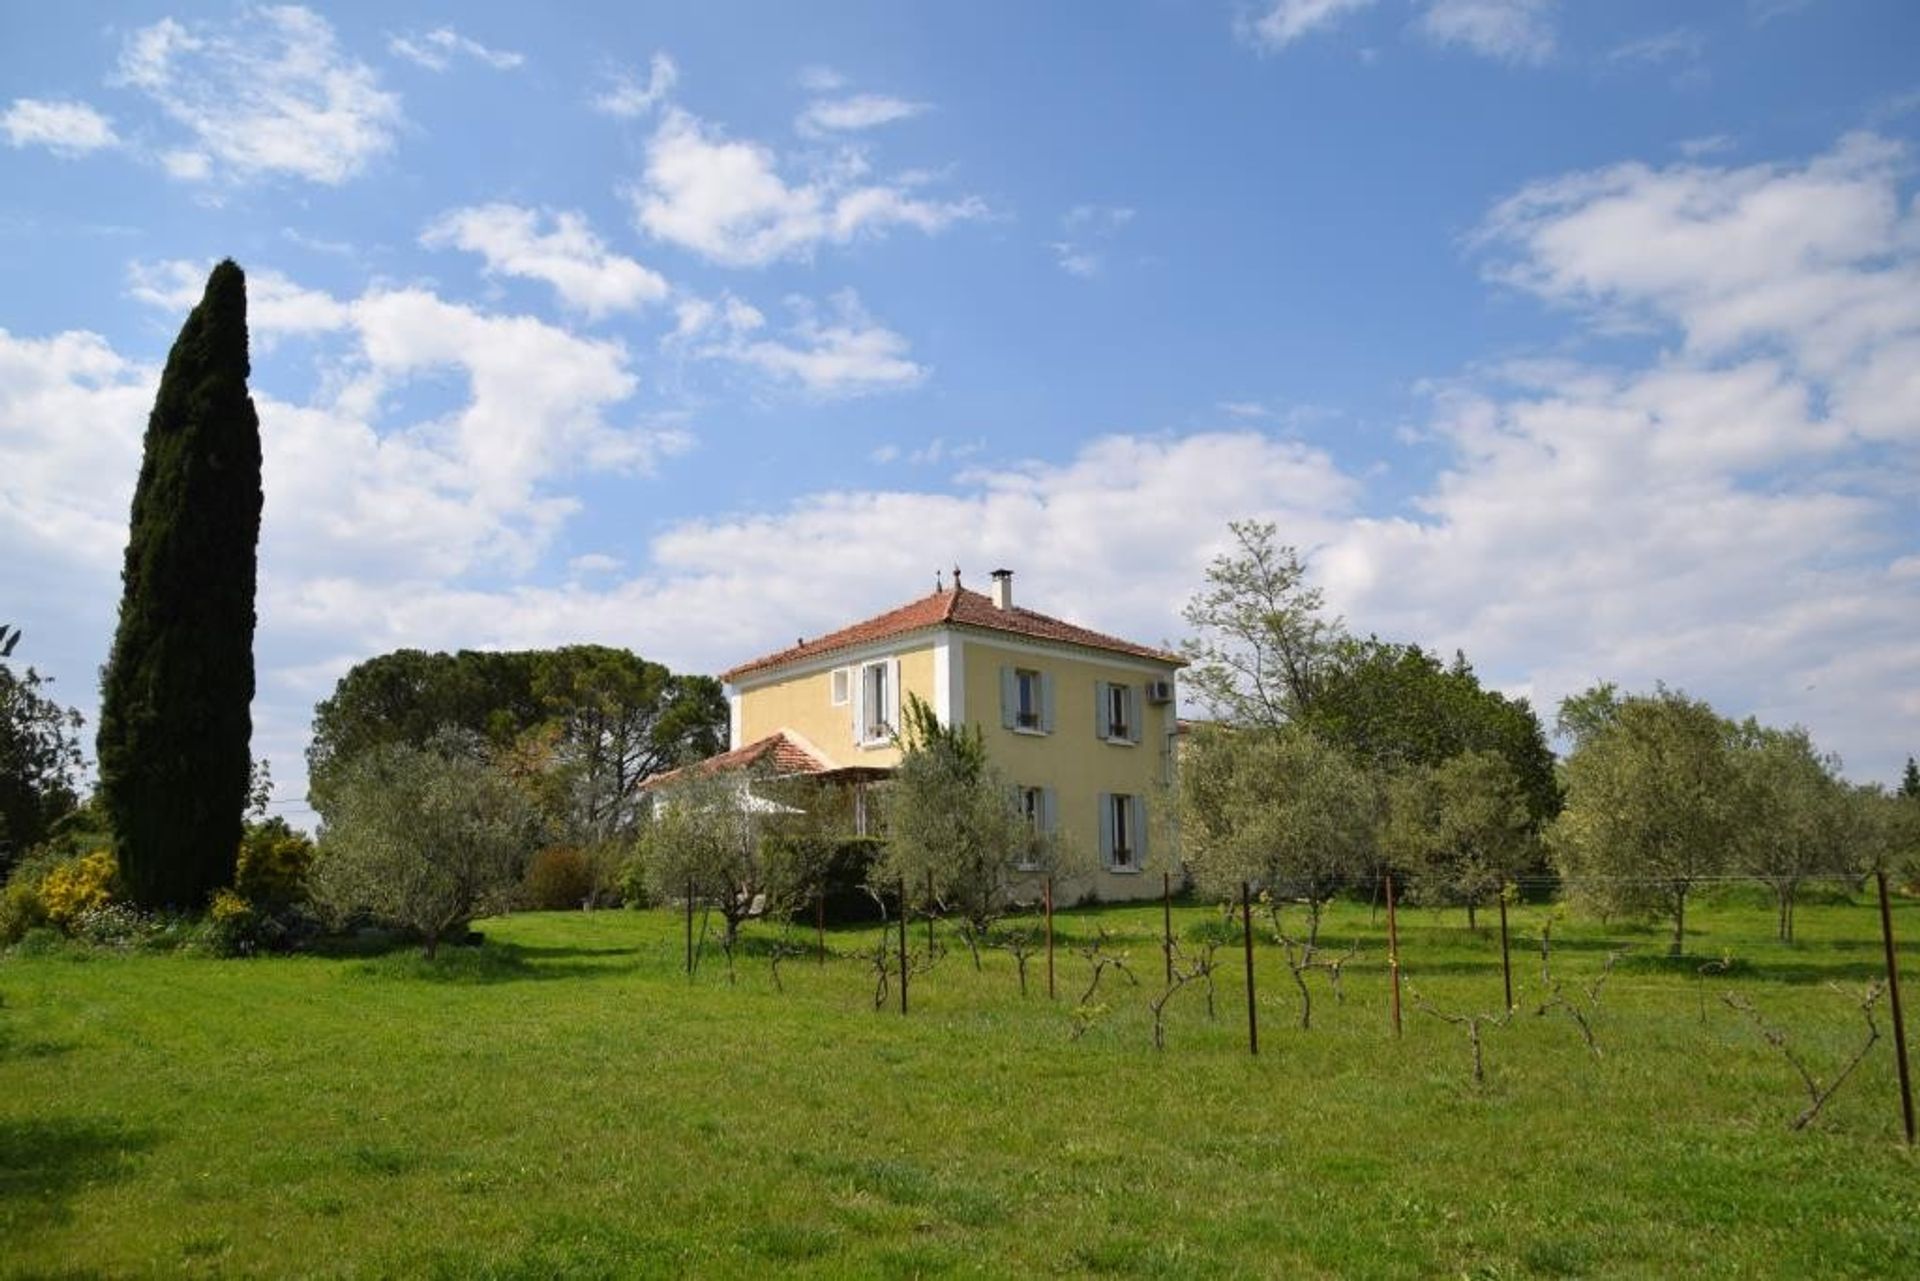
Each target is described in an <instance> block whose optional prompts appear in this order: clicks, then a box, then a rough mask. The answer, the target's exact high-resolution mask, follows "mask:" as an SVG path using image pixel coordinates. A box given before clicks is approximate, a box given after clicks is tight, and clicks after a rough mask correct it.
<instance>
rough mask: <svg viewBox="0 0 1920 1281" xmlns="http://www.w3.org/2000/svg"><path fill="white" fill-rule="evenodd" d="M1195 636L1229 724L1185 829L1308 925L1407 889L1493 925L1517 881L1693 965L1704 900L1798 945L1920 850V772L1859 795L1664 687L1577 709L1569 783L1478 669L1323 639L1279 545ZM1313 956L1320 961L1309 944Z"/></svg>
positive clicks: (1197, 677) (1230, 870) (1201, 737)
mask: <svg viewBox="0 0 1920 1281" xmlns="http://www.w3.org/2000/svg"><path fill="white" fill-rule="evenodd" d="M1231 530H1232V533H1233V536H1234V540H1235V544H1236V545H1235V549H1234V550H1233V551H1232V552H1230V553H1228V554H1225V555H1222V556H1220V557H1218V558H1216V559H1215V561H1214V562H1213V563H1212V565H1211V566H1210V567H1209V569H1208V571H1207V583H1206V586H1205V588H1204V589H1203V590H1202V591H1201V592H1200V593H1199V594H1198V595H1197V596H1195V598H1194V599H1193V601H1192V602H1191V603H1190V604H1189V606H1188V608H1187V611H1186V619H1187V621H1188V623H1189V625H1190V626H1192V627H1193V628H1194V631H1195V636H1194V638H1193V639H1192V640H1190V641H1189V642H1188V643H1187V646H1186V653H1187V656H1188V657H1189V659H1190V660H1191V662H1192V664H1193V666H1192V668H1191V670H1190V673H1189V676H1188V679H1189V681H1190V683H1191V685H1192V687H1193V688H1194V689H1195V690H1196V692H1197V693H1198V695H1199V697H1200V699H1201V700H1202V702H1203V703H1204V704H1205V705H1206V706H1207V707H1208V709H1209V710H1210V711H1212V713H1213V714H1214V717H1215V719H1214V720H1213V721H1211V722H1209V723H1206V724H1203V725H1201V726H1200V727H1198V728H1197V729H1195V730H1194V731H1193V732H1192V733H1191V734H1190V735H1188V736H1187V740H1186V742H1185V745H1184V750H1183V753H1182V760H1181V766H1180V771H1179V777H1180V783H1179V797H1178V812H1179V816H1180V824H1181V837H1182V841H1183V848H1184V853H1185V857H1186V861H1187V865H1188V868H1189V869H1190V871H1191V872H1192V874H1193V876H1194V879H1195V881H1196V883H1197V884H1198V885H1199V886H1200V888H1201V889H1202V890H1203V891H1204V892H1207V893H1211V894H1216V895H1226V894H1231V893H1232V892H1234V890H1235V889H1236V887H1238V886H1239V885H1240V884H1242V883H1253V884H1258V885H1262V886H1264V887H1267V888H1268V889H1270V890H1271V891H1272V892H1274V893H1276V894H1278V895H1281V896H1283V897H1285V898H1287V899H1291V900H1294V901H1296V902H1298V903H1299V904H1301V905H1302V906H1303V907H1304V909H1305V911H1306V912H1307V915H1308V918H1309V922H1310V924H1309V939H1310V940H1311V938H1312V937H1313V934H1314V932H1315V931H1317V922H1318V918H1319V913H1320V910H1321V908H1322V907H1323V906H1324V905H1325V903H1326V902H1328V901H1329V900H1330V899H1331V898H1332V897H1333V896H1334V895H1336V894H1339V893H1342V892H1345V891H1347V890H1349V889H1351V888H1354V887H1356V886H1372V885H1377V884H1378V883H1379V882H1380V879H1381V878H1382V877H1383V876H1384V875H1387V874H1392V875H1393V876H1394V877H1395V879H1396V880H1397V881H1398V882H1399V883H1400V884H1401V885H1402V886H1404V887H1405V889H1406V890H1407V891H1408V892H1409V897H1411V898H1412V899H1413V900H1415V901H1418V902H1426V903H1432V904H1450V905H1456V906H1460V907H1463V908H1465V910H1466V912H1467V914H1468V922H1469V925H1471V924H1472V923H1473V917H1474V914H1475V912H1476V910H1477V909H1479V908H1481V907H1483V906H1485V905H1487V904H1489V903H1491V902H1493V901H1494V900H1495V898H1496V896H1498V895H1500V894H1502V893H1505V892H1508V891H1509V888H1510V887H1513V886H1515V885H1516V884H1517V883H1520V882H1522V881H1532V882H1533V883H1534V884H1536V885H1541V886H1547V887H1552V888H1557V889H1559V890H1560V891H1562V892H1563V893H1564V894H1565V896H1566V897H1567V898H1568V899H1569V900H1570V901H1572V902H1574V903H1576V904H1578V905H1581V906H1583V907H1586V908H1589V909H1592V910H1594V911H1598V912H1601V913H1603V914H1613V913H1634V914H1641V913H1646V914H1652V915H1655V916H1660V917H1663V918H1665V919H1667V920H1669V921H1670V922H1671V923H1672V925H1673V936H1672V948H1673V950H1674V951H1676V952H1678V951H1680V950H1681V949H1682V948H1683V946H1684V940H1685V927H1686V908H1687V903H1688V900H1689V898H1690V896H1691V895H1693V894H1694V893H1695V892H1696V891H1697V890H1698V889H1699V888H1700V887H1701V886H1702V885H1704V884H1709V883H1712V882H1715V881H1719V880H1725V879H1728V878H1734V877H1741V878H1748V879H1751V880H1753V881H1755V882H1757V883H1762V884H1765V885H1766V886H1768V887H1769V888H1770V889H1771V890H1772V891H1773V892H1774V894H1775V895H1776V896H1777V899H1778V904H1779V934H1780V937H1781V938H1782V939H1784V940H1791V939H1792V937H1793V910H1794V905H1795V903H1796V901H1797V899H1798V896H1799V894H1800V893H1801V891H1802V890H1803V888H1804V887H1805V886H1806V885H1807V884H1808V883H1809V882H1810V881H1811V880H1813V879H1815V878H1818V877H1822V876H1833V875H1848V874H1861V873H1864V872H1865V871H1866V870H1867V869H1869V868H1870V867H1873V866H1878V865H1884V864H1885V863H1887V862H1889V861H1891V860H1893V859H1896V858H1900V857H1911V856H1912V855H1913V854H1914V852H1915V849H1916V845H1920V840H1916V834H1917V833H1920V770H1917V769H1916V767H1915V765H1914V763H1913V762H1912V761H1911V760H1909V761H1908V765H1907V773H1906V777H1905V780H1904V781H1903V784H1902V787H1901V789H1900V791H1899V792H1898V793H1889V792H1887V791H1886V790H1885V789H1883V788H1880V787H1878V786H1877V785H1865V786H1861V785H1855V784H1851V783H1848V782H1847V781H1845V779H1844V778H1843V777H1842V776H1841V772H1840V762H1839V760H1838V759H1837V758H1836V757H1834V756H1832V755H1830V754H1826V753H1823V752H1821V751H1820V750H1819V749H1818V748H1817V747H1816V746H1815V745H1814V743H1813V742H1812V740H1811V739H1810V737H1809V736H1808V734H1807V732H1806V731H1805V730H1804V729H1801V728H1798V727H1795V728H1791V729H1786V730H1781V729H1775V728H1770V727H1767V726H1763V725H1761V724H1759V723H1758V722H1756V721H1754V720H1752V719H1748V720H1746V721H1744V722H1739V723H1735V722H1733V721H1730V720H1728V719H1726V718H1725V717H1722V716H1720V715H1719V714H1718V713H1716V712H1715V711H1714V710H1713V709H1712V708H1711V707H1710V706H1708V705H1707V704H1706V703H1704V702H1700V701H1698V700H1695V699H1691V698H1688V697H1687V696H1686V695H1684V694H1683V693H1680V692H1678V691H1675V690H1670V689H1666V688H1664V687H1659V688H1656V689H1655V690H1654V691H1652V692H1651V693H1645V694H1623V693H1621V692H1620V691H1619V690H1618V689H1617V687H1615V686H1613V685H1610V684H1600V685H1596V686H1594V687H1593V688H1591V689H1589V690H1587V691H1586V692H1584V693H1582V694H1578V695H1575V696H1572V697H1570V698H1568V699H1566V700H1565V701H1564V703H1563V704H1562V706H1561V708H1560V710H1559V716H1558V718H1557V728H1558V729H1559V730H1560V732H1561V734H1562V735H1563V737H1565V738H1566V739H1567V740H1568V741H1569V742H1570V743H1571V745H1572V748H1571V751H1570V752H1569V754H1568V755H1567V757H1566V759H1565V760H1564V761H1561V762H1558V763H1556V762H1555V760H1554V757H1553V755H1552V753H1551V752H1550V751H1549V749H1548V747H1547V743H1546V737H1545V734H1544V731H1543V729H1542V727H1541V725H1540V722H1539V719H1538V717H1537V716H1536V715H1535V714H1534V712H1533V710H1532V708H1531V707H1530V706H1529V705H1528V704H1527V702H1526V700H1524V699H1513V698H1507V697H1504V696H1502V695H1500V694H1499V693H1497V692H1494V691H1490V690H1486V689H1483V688H1482V687H1481V686H1480V685H1479V682H1478V680H1477V679H1476V678H1475V677H1474V675H1473V671H1472V669H1471V667H1470V666H1469V665H1468V664H1467V662H1466V659H1465V657H1464V656H1463V655H1456V656H1455V658H1454V660H1453V662H1452V663H1450V664H1443V663H1442V662H1441V661H1440V660H1439V659H1438V658H1437V657H1435V656H1433V655H1430V654H1428V653H1426V652H1425V651H1423V650H1421V649H1420V648H1419V647H1418V646H1414V645H1404V644H1396V643H1391V642H1385V641H1382V640H1380V639H1378V638H1377V637H1367V638H1366V639H1364V640H1362V639H1357V638H1355V637H1353V636H1352V635H1350V634H1349V633H1348V632H1347V631H1346V629H1345V627H1344V625H1343V624H1342V622H1341V621H1340V620H1338V619H1334V618H1329V617H1328V616H1327V615H1326V613H1325V611H1324V608H1323V600H1322V597H1321V594H1320V592H1319V591H1318V589H1316V588H1314V587H1313V586H1312V585H1311V584H1310V583H1309V582H1308V581H1307V576H1306V569H1305V566H1304V564H1303V563H1302V561H1301V560H1300V558H1299V556H1298V554H1297V553H1296V552H1295V551H1294V550H1293V549H1292V548H1290V547H1286V546H1284V545H1282V544H1279V543H1278V542H1277V541H1276V530H1275V528H1274V527H1273V526H1272V525H1268V524H1262V523H1259V522H1240V523H1235V524H1233V525H1232V526H1231ZM1309 946H1311V943H1309Z"/></svg>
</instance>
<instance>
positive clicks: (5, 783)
mask: <svg viewBox="0 0 1920 1281" xmlns="http://www.w3.org/2000/svg"><path fill="white" fill-rule="evenodd" d="M0 633H5V634H6V635H8V636H9V637H15V636H18V635H19V633H18V632H7V631H6V629H5V628H4V627H0ZM5 649H6V650H8V651H10V650H11V646H10V645H9V646H6V647H5ZM52 683H53V682H52V680H51V679H49V678H47V677H43V676H41V675H40V674H39V673H38V672H36V671H34V669H33V668H31V667H29V668H27V669H26V670H25V671H23V672H19V673H16V672H15V671H14V670H13V668H12V667H11V666H10V665H9V664H8V663H7V662H6V661H5V654H4V653H3V652H0V877H4V875H5V872H6V870H7V868H8V866H9V865H10V864H11V863H12V861H13V860H14V858H16V857H17V856H18V855H19V854H20V853H21V852H22V851H24V850H26V849H28V848H29V847H31V846H34V845H37V844H39V842H40V841H41V840H42V839H43V838H44V837H45V836H46V834H47V831H48V829H49V828H50V827H52V826H53V824H54V823H55V822H57V821H58V820H59V819H60V818H61V817H62V816H63V815H65V814H67V813H69V812H70V811H71V810H72V809H73V808H74V806H75V805H77V804H79V793H78V791H77V790H76V786H75V785H76V779H77V776H78V774H79V770H80V729H81V726H82V725H83V724H84V722H83V721H82V720H81V717H80V713H78V712H76V711H74V710H73V709H71V708H68V707H62V706H61V705H60V704H59V703H57V702H55V701H54V700H53V699H52V698H51V697H50V696H49V695H48V694H47V693H46V688H47V686H49V685H51V684H52Z"/></svg>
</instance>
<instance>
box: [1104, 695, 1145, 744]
mask: <svg viewBox="0 0 1920 1281" xmlns="http://www.w3.org/2000/svg"><path fill="white" fill-rule="evenodd" d="M1137 694H1138V691H1137V690H1136V689H1135V688H1134V687H1133V686H1131V685H1126V684H1122V683H1120V682H1118V681H1095V682H1094V687H1093V726H1094V733H1095V734H1097V735H1098V736H1099V737H1100V738H1103V739H1105V740H1106V741H1107V742H1109V743H1137V742H1139V741H1140V708H1139V703H1138V699H1137V697H1136V696H1137Z"/></svg>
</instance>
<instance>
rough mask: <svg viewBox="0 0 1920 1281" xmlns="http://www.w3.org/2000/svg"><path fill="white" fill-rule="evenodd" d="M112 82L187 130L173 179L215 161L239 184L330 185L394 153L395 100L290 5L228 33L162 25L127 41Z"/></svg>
mask: <svg viewBox="0 0 1920 1281" xmlns="http://www.w3.org/2000/svg"><path fill="white" fill-rule="evenodd" d="M117 79H118V82H119V83H121V84H124V85H127V86H130V87H132V88H135V89H138V90H140V91H141V92H143V93H145V94H146V95H147V96H148V97H150V98H152V99H153V100H154V102H155V103H157V104H158V105H159V106H160V108H161V110H162V111H164V112H165V113H166V115H167V116H169V117H170V118H172V119H173V120H174V121H175V122H176V123H178V124H180V125H182V126H184V127H185V128H186V130H187V132H188V133H189V134H190V135H191V137H192V139H193V145H192V146H190V147H183V148H177V149H174V151H173V153H172V157H173V158H171V159H169V160H168V161H167V162H166V167H167V170H168V172H169V173H170V174H172V175H174V176H176V177H189V178H190V177H203V176H206V175H207V174H209V173H210V172H211V170H212V166H213V164H214V163H216V162H217V163H218V164H219V165H220V166H222V167H223V168H224V169H225V170H226V171H227V172H228V173H230V174H231V175H232V176H233V177H235V178H239V179H249V178H258V177H264V176H274V175H288V176H292V177H296V178H304V179H306V180H308V181H310V182H318V183H324V184H328V185H337V184H339V183H342V182H345V181H347V180H348V179H349V178H352V177H354V176H355V175H356V174H358V173H359V172H360V171H361V170H362V169H364V168H365V167H366V166H367V164H368V162H369V161H371V160H373V159H374V158H375V157H377V156H380V155H383V154H384V153H386V152H387V151H388V150H390V149H391V148H392V146H393V133H394V129H395V128H396V127H397V126H398V124H399V122H400V100H399V98H398V97H397V96H396V95H394V94H392V93H388V92H387V91H385V90H383V89H381V88H380V87H379V81H378V78H377V77H376V76H375V75H374V73H373V71H372V69H371V68H369V67H368V66H366V64H364V63H362V62H359V61H357V60H354V59H352V58H350V57H348V56H346V55H345V54H343V53H342V52H341V50H340V49H339V47H338V45H337V44H336V42H335V40H334V34H333V28H332V27H331V26H329V25H328V23H327V21H326V20H325V19H324V18H322V17H320V16H319V15H318V14H315V13H313V12H312V11H311V10H308V9H303V8H300V7H298V6H293V5H287V6H279V7H273V8H264V9H250V10H245V11H243V13H242V15H241V17H240V18H239V19H237V20H236V21H235V22H234V23H233V24H231V25H229V26H224V27H220V26H214V25H212V24H200V25H196V26H194V27H191V28H190V27H188V26H185V25H183V24H181V23H179V22H176V21H174V20H173V19H172V18H163V19H161V20H160V21H159V22H157V23H155V24H153V25H152V26H149V27H144V28H141V29H140V30H139V31H136V32H135V33H134V34H133V35H132V36H131V37H129V39H128V40H127V42H126V44H125V46H124V48H123V49H122V50H121V55H120V63H119V70H118V76H117Z"/></svg>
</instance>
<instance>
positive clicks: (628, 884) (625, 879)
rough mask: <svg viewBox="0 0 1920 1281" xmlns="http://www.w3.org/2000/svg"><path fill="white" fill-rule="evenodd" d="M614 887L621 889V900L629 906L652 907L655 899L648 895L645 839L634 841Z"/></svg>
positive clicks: (623, 861) (622, 863) (622, 862)
mask: <svg viewBox="0 0 1920 1281" xmlns="http://www.w3.org/2000/svg"><path fill="white" fill-rule="evenodd" d="M614 887H615V888H616V889H618V890H619V891H620V901H621V902H622V903H624V904H626V905H627V906H628V907H651V906H653V900H652V899H651V898H649V897H648V896H647V845H646V842H645V841H636V842H634V844H633V846H632V848H631V849H629V850H628V851H627V856H626V858H625V859H624V860H622V861H621V863H620V871H619V874H618V875H617V876H616V877H615V879H614Z"/></svg>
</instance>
